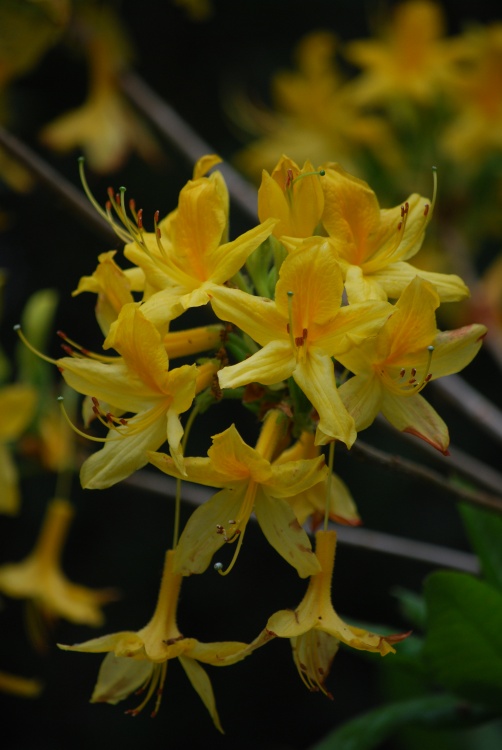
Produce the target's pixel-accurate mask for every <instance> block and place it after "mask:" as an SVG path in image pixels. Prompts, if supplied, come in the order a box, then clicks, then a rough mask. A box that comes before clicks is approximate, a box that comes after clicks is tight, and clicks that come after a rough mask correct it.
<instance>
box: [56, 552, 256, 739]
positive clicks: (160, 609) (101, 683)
mask: <svg viewBox="0 0 502 750" xmlns="http://www.w3.org/2000/svg"><path fill="white" fill-rule="evenodd" d="M174 555H175V553H174V551H173V550H168V552H167V553H166V557H165V564H164V573H163V576H162V582H161V586H160V592H159V597H158V601H157V606H156V608H155V611H154V613H153V617H152V619H151V620H150V622H149V623H148V624H147V625H146V626H145V627H144V628H141V630H138V631H137V632H134V631H129V630H125V631H122V632H119V633H112V634H111V635H104V636H101V637H100V638H93V639H92V640H90V641H86V642H85V643H77V644H74V645H73V646H66V645H62V644H58V645H59V648H61V649H63V650H64V651H82V652H87V653H106V652H108V654H107V656H106V657H105V659H104V661H103V663H102V665H101V669H100V671H99V675H98V681H97V683H96V686H95V688H94V692H93V694H92V698H91V703H112V704H116V703H118V702H119V701H122V700H124V699H125V698H127V697H128V696H129V695H131V694H132V693H137V692H144V691H146V696H145V698H144V700H143V701H142V702H141V704H140V705H139V706H138V707H137V708H134V709H131V710H129V711H126V713H128V714H131V715H132V716H136V715H137V714H138V713H139V712H140V711H141V710H142V709H143V708H144V707H145V706H146V704H147V703H148V701H149V700H150V699H151V698H152V697H153V696H154V695H155V696H156V699H155V707H154V710H153V712H152V716H155V714H156V713H157V711H158V709H159V705H160V701H161V697H162V689H163V687H164V682H165V679H166V673H167V666H168V662H169V660H170V659H179V662H180V664H181V666H182V667H183V669H184V670H185V672H186V675H187V677H188V679H189V680H190V682H191V683H192V686H193V688H194V689H195V691H196V692H197V694H198V695H199V697H200V699H201V700H202V702H203V703H204V705H205V706H206V708H207V710H208V711H209V713H210V715H211V718H212V719H213V721H214V724H215V726H216V728H217V729H219V731H220V732H223V729H222V727H221V724H220V719H219V716H218V712H217V710H216V703H215V699H214V694H213V689H212V687H211V683H210V681H209V677H208V676H207V674H206V672H205V670H204V669H203V668H202V667H201V665H200V662H202V663H203V664H211V665H213V666H216V667H218V666H225V665H226V664H227V663H229V661H227V660H230V659H232V657H233V659H232V663H233V662H235V661H238V660H240V659H242V658H244V656H245V655H246V654H245V653H244V649H245V646H246V644H245V643H239V642H236V641H222V642H219V643H218V642H217V643H201V642H200V641H198V640H197V639H195V638H185V637H184V636H183V635H182V634H181V633H180V631H179V629H178V626H177V623H176V613H177V607H178V599H179V593H180V588H181V582H182V576H181V575H180V574H179V573H176V572H175V571H174Z"/></svg>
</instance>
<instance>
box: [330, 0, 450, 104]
mask: <svg viewBox="0 0 502 750" xmlns="http://www.w3.org/2000/svg"><path fill="white" fill-rule="evenodd" d="M443 35H444V21H443V12H442V10H441V8H440V7H439V5H438V4H437V3H435V2H431V0H410V1H409V2H404V3H399V4H398V5H397V6H396V7H395V9H394V11H393V15H392V19H391V20H390V22H389V23H388V25H387V28H386V29H385V31H384V32H383V34H382V36H381V38H380V39H370V40H361V41H354V42H350V43H349V44H347V45H346V48H345V56H346V57H347V58H348V59H349V60H350V62H352V63H355V64H356V65H358V66H359V67H361V68H363V70H364V72H363V73H361V74H360V75H359V77H358V78H356V80H355V82H354V83H353V85H352V93H353V96H354V100H355V101H356V102H357V103H358V104H382V103H384V104H385V103H387V102H389V101H395V100H396V99H399V98H406V99H411V100H412V101H415V102H417V103H419V104H430V103H431V102H432V101H433V100H434V98H435V97H436V96H437V95H438V93H439V91H440V85H441V83H442V81H443V79H444V75H445V65H446V63H447V62H448V61H449V60H450V55H451V52H450V48H449V46H447V45H446V44H445V42H444V41H443V39H442V37H443Z"/></svg>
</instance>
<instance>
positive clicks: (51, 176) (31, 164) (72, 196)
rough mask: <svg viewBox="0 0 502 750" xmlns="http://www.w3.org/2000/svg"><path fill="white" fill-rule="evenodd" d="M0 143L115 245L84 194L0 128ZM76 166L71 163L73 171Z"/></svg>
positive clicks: (113, 238)
mask: <svg viewBox="0 0 502 750" xmlns="http://www.w3.org/2000/svg"><path fill="white" fill-rule="evenodd" d="M0 146H2V147H3V148H4V149H5V150H6V151H8V152H9V154H11V155H12V156H14V157H15V158H16V159H17V160H18V161H19V162H21V164H22V165H23V166H24V167H26V169H28V170H29V171H30V172H31V174H32V175H33V176H34V177H35V178H36V179H37V180H38V181H39V182H40V183H41V184H42V185H45V186H46V187H48V188H49V190H50V191H51V192H52V193H54V194H55V195H57V196H58V198H59V199H60V200H61V201H62V202H63V203H64V205H65V206H67V208H68V209H69V210H70V211H71V212H72V213H73V214H74V215H75V216H77V217H78V218H79V219H80V220H81V221H83V222H84V223H85V225H86V226H89V227H90V228H91V229H93V230H94V231H95V232H97V233H98V234H99V235H100V236H101V237H102V238H103V239H104V240H106V241H107V242H110V243H112V244H113V245H114V246H116V244H117V235H116V234H115V232H114V231H113V229H112V228H111V227H110V225H109V224H108V223H107V222H106V221H105V220H104V219H102V218H101V216H99V214H98V213H97V212H96V210H95V209H94V208H93V207H92V206H91V204H90V203H89V201H88V200H87V198H86V197H85V195H84V193H83V192H81V191H80V190H78V189H77V188H76V187H75V186H74V185H72V183H71V182H68V180H67V179H65V178H64V177H63V176H62V175H61V174H60V173H59V172H57V170H55V169H53V167H51V165H50V164H48V163H47V162H46V161H45V160H44V159H42V158H41V157H40V156H39V155H38V154H36V153H35V152H34V151H33V150H32V149H31V148H29V147H28V146H27V145H26V144H25V143H22V142H21V141H20V140H18V139H17V138H16V137H15V136H13V135H12V133H9V132H8V131H7V130H5V128H2V127H0ZM76 172H77V167H76V165H75V173H76Z"/></svg>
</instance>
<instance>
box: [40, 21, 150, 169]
mask: <svg viewBox="0 0 502 750" xmlns="http://www.w3.org/2000/svg"><path fill="white" fill-rule="evenodd" d="M87 16H89V17H87ZM77 22H78V23H80V24H81V25H82V28H83V29H84V33H83V35H82V38H83V40H84V42H85V45H86V53H87V56H88V63H89V71H90V72H89V77H90V81H89V94H88V96H87V99H86V101H85V102H84V104H82V105H81V106H80V107H78V108H77V109H75V110H72V111H71V112H67V113H65V114H63V115H61V117H58V118H57V119H56V120H55V121H54V122H51V123H50V124H49V125H46V127H45V128H44V129H43V130H42V132H41V134H40V139H41V141H42V143H43V144H44V145H46V146H49V148H52V149H54V150H56V151H61V152H67V151H70V150H72V149H75V148H77V147H78V148H80V149H81V150H83V151H84V154H85V156H86V158H87V162H88V164H89V166H90V167H91V169H93V170H94V171H96V172H110V171H113V170H115V169H118V168H119V167H120V166H121V164H122V163H123V162H124V161H125V159H126V158H127V156H128V155H129V153H130V152H131V151H133V150H135V151H137V152H138V153H139V154H140V156H141V157H143V158H144V159H146V160H152V159H153V158H154V157H156V156H158V154H159V149H158V146H157V144H156V143H155V141H154V138H153V136H152V134H151V133H150V131H149V129H148V128H147V126H146V125H145V124H144V123H143V122H142V121H141V120H140V119H139V117H138V115H137V114H136V112H135V111H134V110H133V109H132V108H131V107H130V106H129V104H128V102H127V100H126V98H125V97H124V96H123V95H122V93H121V92H120V86H119V75H120V74H121V68H123V65H124V62H123V58H124V51H125V50H124V48H125V44H124V39H123V38H120V37H121V32H120V29H119V24H118V20H117V19H116V18H115V17H114V16H113V14H112V13H111V12H110V9H109V8H108V9H106V8H100V9H99V14H98V16H97V17H93V11H92V8H89V7H88V8H85V9H84V12H82V13H81V15H80V17H79V18H78V20H77Z"/></svg>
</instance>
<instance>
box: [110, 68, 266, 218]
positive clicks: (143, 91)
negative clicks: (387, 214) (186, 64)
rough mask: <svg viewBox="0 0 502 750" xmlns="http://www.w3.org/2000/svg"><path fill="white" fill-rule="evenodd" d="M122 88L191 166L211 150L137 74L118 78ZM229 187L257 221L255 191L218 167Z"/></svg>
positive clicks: (228, 169)
mask: <svg viewBox="0 0 502 750" xmlns="http://www.w3.org/2000/svg"><path fill="white" fill-rule="evenodd" d="M120 83H121V88H122V91H123V92H124V94H126V96H127V97H128V98H129V99H130V101H131V102H132V103H133V104H134V105H135V106H136V107H137V108H138V109H139V110H140V111H141V112H142V113H143V115H144V116H145V117H146V118H148V119H149V120H150V121H151V122H152V123H153V124H154V125H155V126H156V127H157V128H158V130H159V131H160V132H161V133H162V134H163V135H164V136H165V137H166V138H167V140H168V141H169V142H170V143H171V144H172V145H173V146H174V147H175V148H176V149H177V150H178V151H179V152H180V153H181V154H183V156H185V158H186V159H187V160H188V161H189V162H190V164H195V162H196V161H197V159H200V157H201V156H205V155H206V154H212V153H214V149H213V147H212V146H210V145H209V144H208V143H206V142H205V141H204V140H203V139H202V138H201V137H200V136H199V135H198V133H196V132H195V130H193V128H192V127H191V126H190V125H189V124H188V123H187V122H186V121H185V120H184V119H183V118H182V117H181V116H180V115H179V114H178V113H177V112H176V111H175V110H174V109H173V108H172V107H171V106H170V105H169V104H167V102H165V101H164V100H163V99H161V98H160V97H159V96H158V95H157V94H156V93H155V92H154V91H153V90H152V89H151V88H150V87H149V86H148V84H147V83H146V82H145V81H143V80H142V79H141V78H140V77H139V76H138V75H137V74H136V73H133V72H132V71H128V72H127V73H124V74H123V76H122V78H121V81H120ZM218 169H219V171H220V172H221V173H222V174H223V176H224V178H225V181H226V183H227V186H228V191H229V193H230V196H231V198H232V200H233V201H234V203H235V204H236V205H237V206H239V208H240V209H241V210H242V211H243V212H244V213H245V214H246V215H247V216H248V217H249V218H250V219H252V220H253V221H256V220H257V218H258V217H257V211H258V206H257V197H256V188H255V187H254V185H251V184H250V183H249V182H248V181H247V180H246V179H244V177H242V175H241V174H239V172H237V171H236V170H235V169H234V168H233V167H232V166H231V165H230V164H228V163H226V162H225V163H224V164H220V165H219V166H218Z"/></svg>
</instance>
